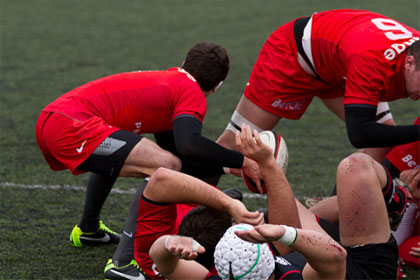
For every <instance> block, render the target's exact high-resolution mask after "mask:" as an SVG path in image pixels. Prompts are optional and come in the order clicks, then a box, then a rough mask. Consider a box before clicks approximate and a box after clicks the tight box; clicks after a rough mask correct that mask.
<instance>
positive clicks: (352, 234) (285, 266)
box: [150, 127, 420, 279]
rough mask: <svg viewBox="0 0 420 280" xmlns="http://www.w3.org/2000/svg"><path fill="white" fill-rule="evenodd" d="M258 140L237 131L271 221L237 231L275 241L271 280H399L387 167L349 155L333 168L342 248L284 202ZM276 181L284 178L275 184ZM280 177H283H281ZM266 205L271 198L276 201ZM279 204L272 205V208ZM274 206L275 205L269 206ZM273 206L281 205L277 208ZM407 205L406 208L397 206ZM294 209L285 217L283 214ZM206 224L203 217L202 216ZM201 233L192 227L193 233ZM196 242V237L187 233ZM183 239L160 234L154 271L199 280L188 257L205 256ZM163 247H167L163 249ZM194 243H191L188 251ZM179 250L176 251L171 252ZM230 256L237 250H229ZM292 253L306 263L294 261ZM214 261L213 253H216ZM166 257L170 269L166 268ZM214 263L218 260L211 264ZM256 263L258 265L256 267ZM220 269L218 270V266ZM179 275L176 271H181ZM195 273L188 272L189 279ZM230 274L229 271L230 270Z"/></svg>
mask: <svg viewBox="0 0 420 280" xmlns="http://www.w3.org/2000/svg"><path fill="white" fill-rule="evenodd" d="M254 136H255V141H254V139H253V137H252V135H251V130H250V128H249V127H246V128H245V127H243V128H242V133H241V134H240V135H239V133H237V143H238V149H239V150H240V151H241V152H242V153H243V154H244V155H246V156H249V157H250V158H252V159H254V160H255V161H257V162H258V164H259V166H260V170H261V172H262V175H263V179H264V182H265V184H266V188H267V197H268V199H269V200H268V214H269V222H270V223H271V224H265V225H261V226H257V227H255V229H253V230H245V231H237V232H236V233H237V234H238V236H239V237H241V238H244V239H247V240H248V241H252V242H272V244H273V245H274V247H275V248H276V249H277V251H278V252H279V254H281V255H283V258H278V257H277V258H275V260H274V263H275V266H274V267H273V270H274V271H273V270H272V271H271V272H274V273H273V274H271V276H270V277H275V279H288V278H299V277H303V278H304V279H305V278H308V279H309V278H321V279H365V278H379V279H392V278H394V279H395V277H396V272H397V259H398V250H397V245H396V242H395V240H394V238H393V237H392V235H391V231H390V226H389V221H388V213H387V209H386V205H385V202H384V196H383V194H382V190H383V189H386V188H389V187H392V185H391V182H390V179H389V175H388V174H387V173H386V171H385V169H384V168H383V167H382V166H381V165H380V164H378V163H377V162H376V161H374V160H373V159H372V158H371V157H370V156H368V155H366V154H363V153H356V154H353V155H351V156H349V157H347V158H345V159H344V160H342V161H341V163H340V164H339V166H338V170H337V188H338V196H337V197H338V206H339V215H340V238H341V244H339V243H337V242H336V241H334V240H333V239H332V238H331V237H330V236H329V235H328V234H327V233H326V232H325V231H324V230H323V229H322V228H321V227H320V226H319V224H318V223H317V220H316V217H315V216H314V215H313V214H312V213H311V212H310V211H308V210H307V209H306V208H305V207H304V206H303V205H302V204H300V203H299V202H298V201H297V200H294V199H285V197H284V195H286V198H287V197H288V195H291V196H292V197H293V192H292V190H291V188H290V186H289V184H288V183H287V180H286V179H285V177H284V175H282V172H281V169H280V167H279V166H278V165H277V164H276V162H275V160H274V158H273V157H272V154H271V151H270V150H269V149H268V147H267V146H265V145H263V144H262V142H261V141H260V139H259V136H258V132H257V131H254ZM273 174H275V175H274V176H278V177H280V178H281V177H284V179H281V180H276V181H274V180H273V181H272V180H270V179H271V178H272V177H273ZM279 174H280V175H279ZM410 189H411V190H412V196H413V197H415V198H420V190H419V187H418V186H414V185H411V186H410ZM278 193H281V196H278V197H277V199H278V200H277V199H275V201H274V202H273V201H272V203H271V204H270V197H271V198H273V197H276V194H278ZM275 203H276V204H275ZM274 205H276V207H273V206H274ZM277 205H279V206H281V207H282V208H280V209H279V208H277ZM401 205H402V207H405V205H406V204H405V203H402V204H401ZM283 208H284V209H292V210H291V212H290V211H285V212H283V211H282V209H283ZM293 209H297V215H298V219H297V221H294V224H300V225H301V228H297V227H296V226H293V225H292V224H289V223H288V220H290V216H292V218H294V217H295V215H294V214H293V213H294V210H293ZM202 220H203V219H202ZM198 231H199V230H197V232H198ZM191 237H192V238H194V239H195V236H191ZM185 238H187V237H176V238H169V239H168V236H162V237H160V238H159V239H158V240H157V241H156V242H155V244H154V245H153V247H152V248H151V250H150V255H151V257H152V258H153V260H154V262H155V264H156V266H157V268H158V269H159V271H161V272H162V273H163V271H164V272H165V273H164V275H165V276H166V277H168V278H169V279H177V278H179V277H180V275H186V274H185V273H190V274H189V275H190V277H192V278H195V279H204V278H205V277H207V276H208V273H209V270H208V269H206V268H205V267H203V266H202V265H201V264H199V263H197V262H194V261H185V260H183V259H182V257H186V258H187V259H191V258H193V257H195V256H196V254H197V252H198V253H200V252H202V251H203V249H202V248H200V247H199V246H198V247H197V246H196V245H197V244H195V243H193V242H192V240H191V239H190V238H188V239H185ZM188 240H189V241H188ZM165 243H166V244H165ZM193 245H194V246H193ZM175 248H176V249H175ZM232 250H233V251H232V252H231V254H230V255H229V258H230V257H231V256H234V255H235V253H237V252H236V251H235V250H234V248H232ZM292 250H295V251H296V252H298V253H299V255H300V256H303V257H304V260H302V259H299V258H297V257H296V253H289V252H291V251H292ZM215 256H216V254H215ZM239 257H241V256H240V255H237V256H236V257H232V258H230V259H229V261H230V262H231V265H230V267H231V269H230V268H229V267H224V268H220V269H219V272H222V273H221V274H225V275H226V271H227V272H229V270H230V272H231V273H233V276H235V277H238V276H239V275H237V274H235V270H236V269H238V270H240V271H241V270H242V267H241V266H242V264H243V263H244V262H243V260H241V259H240V258H239ZM168 260H170V263H171V265H170V266H167V265H166V264H167V261H168ZM215 262H216V264H217V263H218V259H217V258H216V259H215ZM257 265H259V264H257ZM216 267H217V266H216ZM178 273H179V274H178ZM191 273H193V274H191ZM228 274H229V273H228ZM270 279H271V278H270Z"/></svg>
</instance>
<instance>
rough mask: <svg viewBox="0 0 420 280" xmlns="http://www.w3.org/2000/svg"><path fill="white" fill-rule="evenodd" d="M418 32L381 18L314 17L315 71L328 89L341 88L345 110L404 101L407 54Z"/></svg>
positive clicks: (349, 13)
mask: <svg viewBox="0 0 420 280" xmlns="http://www.w3.org/2000/svg"><path fill="white" fill-rule="evenodd" d="M419 37H420V32H419V31H417V30H415V29H413V28H411V27H408V26H406V25H404V24H402V23H400V22H398V21H396V20H393V19H390V18H388V17H385V16H383V15H380V14H376V13H373V12H369V11H360V10H333V11H326V12H321V13H316V14H314V15H313V16H312V32H311V49H312V56H313V61H314V66H315V69H316V71H317V73H318V74H319V76H320V77H321V78H322V79H323V80H325V81H326V82H327V83H328V84H331V85H339V84H344V83H345V87H346V90H345V96H344V104H356V103H360V104H371V105H375V106H376V105H377V103H378V101H392V100H395V99H400V98H405V97H407V96H408V95H407V93H406V90H405V81H404V59H405V56H406V53H407V52H406V50H407V48H408V46H409V45H411V44H412V43H413V42H415V41H416V40H419V39H420V38H419Z"/></svg>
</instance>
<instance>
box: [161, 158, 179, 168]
mask: <svg viewBox="0 0 420 280" xmlns="http://www.w3.org/2000/svg"><path fill="white" fill-rule="evenodd" d="M162 167H166V168H168V169H172V170H175V171H181V168H182V162H181V160H180V159H179V158H178V157H176V156H170V157H169V158H168V159H167V161H166V163H165V164H164V165H162Z"/></svg>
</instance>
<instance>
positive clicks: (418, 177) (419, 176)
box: [411, 168, 420, 187]
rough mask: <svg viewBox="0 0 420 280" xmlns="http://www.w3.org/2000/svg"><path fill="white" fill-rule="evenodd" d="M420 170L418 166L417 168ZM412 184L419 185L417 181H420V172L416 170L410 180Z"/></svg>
mask: <svg viewBox="0 0 420 280" xmlns="http://www.w3.org/2000/svg"><path fill="white" fill-rule="evenodd" d="M418 169H419V171H420V168H418ZM411 183H412V184H413V186H414V187H419V183H420V172H416V173H415V174H414V178H413V180H412V182H411Z"/></svg>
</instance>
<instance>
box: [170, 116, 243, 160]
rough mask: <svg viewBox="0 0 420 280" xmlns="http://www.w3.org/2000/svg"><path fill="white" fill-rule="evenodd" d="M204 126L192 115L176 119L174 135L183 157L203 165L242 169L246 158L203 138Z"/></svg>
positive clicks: (177, 147) (179, 152)
mask: <svg viewBox="0 0 420 280" xmlns="http://www.w3.org/2000/svg"><path fill="white" fill-rule="evenodd" d="M201 130H202V124H201V122H200V120H199V119H197V118H196V117H194V116H192V115H182V116H178V117H177V118H175V120H174V123H173V133H174V139H175V146H176V149H177V151H178V154H180V155H181V156H183V157H186V158H191V159H193V160H197V161H201V162H203V164H208V165H216V166H223V167H231V168H241V167H242V164H243V161H244V156H243V155H242V154H241V153H240V152H237V151H233V150H229V149H226V148H224V147H222V146H220V145H219V144H217V143H215V142H214V141H212V140H210V139H207V138H205V137H203V136H201Z"/></svg>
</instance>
